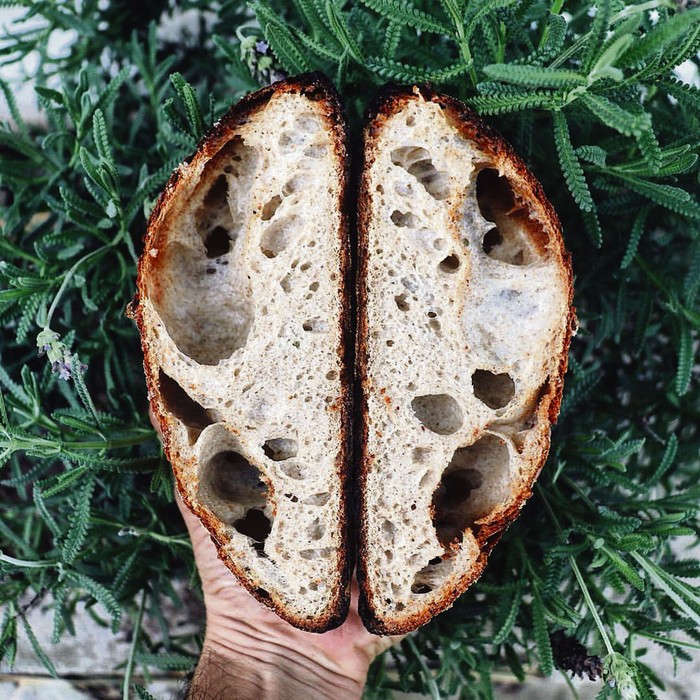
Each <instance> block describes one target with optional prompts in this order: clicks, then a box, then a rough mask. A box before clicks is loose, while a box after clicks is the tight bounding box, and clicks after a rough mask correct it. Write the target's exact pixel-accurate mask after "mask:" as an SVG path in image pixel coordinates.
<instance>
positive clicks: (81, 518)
mask: <svg viewBox="0 0 700 700" xmlns="http://www.w3.org/2000/svg"><path fill="white" fill-rule="evenodd" d="M94 488H95V478H94V477H92V476H89V477H88V478H87V479H86V480H85V481H84V482H83V484H82V485H81V487H80V489H79V491H78V495H77V498H76V500H75V504H74V506H73V512H72V513H71V515H70V519H69V520H70V528H69V529H68V533H67V536H66V539H65V541H64V542H63V550H62V558H63V561H64V562H66V563H67V564H70V563H72V562H73V561H74V560H75V558H76V557H77V556H78V554H79V553H80V548H81V547H82V546H83V543H84V542H85V535H86V534H87V531H88V526H89V523H90V507H91V503H92V492H93V490H94Z"/></svg>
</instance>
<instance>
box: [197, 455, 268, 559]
mask: <svg viewBox="0 0 700 700" xmlns="http://www.w3.org/2000/svg"><path fill="white" fill-rule="evenodd" d="M197 497H198V499H199V501H200V503H202V504H203V505H204V506H206V507H207V508H209V510H211V511H212V513H213V514H214V515H215V516H216V517H217V518H218V519H219V520H221V521H222V522H224V523H227V524H229V525H232V526H233V527H234V528H235V529H236V530H237V531H238V532H240V533H241V534H242V535H245V536H246V537H249V538H250V540H251V546H252V547H253V548H254V549H255V550H256V551H257V552H258V553H262V551H263V549H264V542H265V539H266V538H267V536H268V535H269V534H270V530H271V527H272V524H271V522H270V519H269V518H268V517H267V515H266V514H265V509H266V506H267V500H268V492H267V486H266V485H265V482H264V481H263V480H262V477H261V474H260V471H259V470H258V468H257V467H255V466H254V465H253V464H251V463H250V462H249V461H248V460H247V459H246V458H245V457H243V455H241V454H240V453H239V452H237V451H235V450H232V449H227V450H222V451H220V452H216V453H215V454H213V455H212V456H211V457H210V458H209V459H207V460H206V461H205V462H204V463H203V465H202V467H201V472H200V475H199V486H198V490H197Z"/></svg>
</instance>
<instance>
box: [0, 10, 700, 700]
mask: <svg viewBox="0 0 700 700" xmlns="http://www.w3.org/2000/svg"><path fill="white" fill-rule="evenodd" d="M682 4H683V5H685V3H682ZM689 4H690V3H689ZM210 5H212V6H213V7H216V8H218V9H216V10H215V11H208V8H209V6H210ZM562 5H563V0H554V2H553V3H552V5H551V6H550V5H549V4H548V3H546V2H544V1H543V0H481V1H479V2H477V1H476V0H471V1H470V2H466V1H464V0H441V2H428V1H427V0H426V1H420V0H413V1H411V0H363V1H362V2H361V3H360V2H343V1H342V0H335V1H334V0H326V1H325V2H324V0H293V2H263V1H256V2H252V3H251V4H250V8H247V7H246V6H245V5H244V4H243V3H239V2H236V1H235V0H228V1H226V2H220V3H217V4H215V5H214V4H212V3H208V2H205V1H204V0H173V1H172V2H166V0H162V1H160V2H144V3H136V4H134V3H132V2H126V1H125V0H112V1H111V3H107V7H106V9H103V4H102V3H98V2H97V0H82V2H78V0H24V1H20V2H4V1H1V0H0V7H8V6H19V7H23V8H25V12H24V13H23V14H26V15H27V16H32V17H33V18H34V22H35V23H36V24H35V25H34V28H30V29H27V30H26V31H19V30H18V29H17V28H14V27H13V26H12V25H10V26H9V27H8V28H7V36H6V37H4V38H3V43H2V44H1V45H0V70H2V66H7V65H9V64H11V63H13V62H17V61H19V60H20V59H22V58H23V57H25V56H27V55H28V54H30V53H32V55H33V56H35V58H36V59H37V60H38V69H37V76H36V85H37V87H36V92H37V98H38V101H39V104H40V111H41V116H42V119H43V120H44V121H43V123H41V124H26V123H24V122H23V120H22V118H21V116H20V114H19V112H18V110H17V109H16V106H15V103H14V99H13V94H12V87H11V86H10V85H9V84H7V83H6V82H3V81H0V90H2V92H3V93H4V99H5V100H6V102H7V104H8V105H9V108H10V110H11V112H12V114H13V121H14V125H12V126H10V125H5V126H4V127H3V128H2V129H0V178H1V180H0V182H1V183H2V186H3V188H4V190H3V192H4V195H3V198H4V205H3V208H2V209H1V210H0V220H2V226H3V232H2V236H0V256H1V259H2V262H0V280H2V290H1V291H0V323H1V324H2V344H1V346H0V387H1V389H2V394H1V395H2V400H1V401H0V464H1V465H2V471H1V473H0V477H1V478H2V481H0V508H2V517H1V518H0V549H1V550H2V551H1V553H0V575H1V578H0V602H2V604H3V606H4V616H3V618H2V622H1V623H0V657H2V658H4V659H5V660H6V661H9V662H10V663H11V662H12V660H13V658H14V656H15V652H16V645H17V630H18V628H21V627H24V628H25V629H26V630H27V633H28V635H29V639H30V641H32V643H33V644H34V646H35V647H36V651H37V653H38V654H39V656H40V657H41V658H42V660H43V661H44V663H45V664H46V666H47V668H48V670H49V671H51V672H54V670H53V667H52V664H51V661H50V659H49V656H50V653H51V652H50V650H46V649H44V650H41V649H39V648H38V645H37V644H36V640H35V639H34V638H33V636H32V635H31V630H30V629H29V628H28V623H27V619H26V611H27V609H28V607H30V606H33V605H43V606H49V607H52V608H53V610H54V615H55V627H54V638H55V640H56V641H59V640H60V639H61V638H62V636H63V635H64V634H66V633H67V632H69V633H72V632H73V631H74V630H73V624H72V619H73V613H74V611H75V608H76V605H77V604H78V603H79V602H81V601H83V602H87V603H88V605H90V606H91V608H92V606H94V614H95V615H96V616H97V617H98V618H99V619H102V620H105V621H106V623H107V624H111V625H112V627H113V628H114V629H116V628H117V626H118V625H119V623H120V620H122V619H123V618H124V617H125V616H133V618H134V624H135V634H134V635H133V652H132V655H131V659H130V663H129V664H128V667H127V669H126V673H125V680H124V686H125V689H128V687H129V685H130V682H131V680H130V676H131V674H132V673H133V672H134V670H135V668H137V667H140V668H142V669H147V668H148V667H152V666H154V667H161V668H186V667H188V666H190V665H191V664H192V662H193V658H194V657H191V656H188V654H187V650H188V649H191V648H192V647H191V644H192V641H193V640H192V639H190V638H187V637H178V636H175V635H173V634H172V633H170V632H169V630H168V625H167V621H166V620H165V619H163V615H162V614H161V613H160V604H161V602H162V600H163V598H164V597H171V598H176V597H177V595H176V593H175V591H174V590H173V587H172V580H173V579H175V578H178V577H181V578H182V577H187V576H189V575H194V574H193V565H192V557H191V548H190V546H189V542H188V540H187V538H186V536H185V535H184V534H183V527H182V524H181V522H180V520H179V515H178V514H177V511H176V509H175V507H174V505H173V501H172V479H171V476H170V470H169V467H168V465H167V463H166V462H165V461H164V459H163V457H162V455H161V453H160V449H159V446H158V443H157V441H156V439H155V436H154V434H153V431H152V430H151V428H150V427H149V423H148V415H147V401H146V394H145V386H144V381H143V376H142V369H141V358H140V350H139V344H138V337H137V332H136V329H135V328H134V326H133V324H132V323H131V322H130V321H129V320H128V319H126V318H125V316H124V309H125V306H126V305H127V303H128V302H129V300H130V298H131V296H132V295H133V293H134V278H135V263H136V259H137V255H138V252H139V249H140V245H141V236H142V234H143V231H144V227H145V220H146V217H147V215H148V212H149V210H150V208H151V207H152V205H153V202H154V200H155V198H156V196H157V194H158V192H159V190H160V188H161V187H162V186H163V184H164V182H165V180H166V178H167V176H168V174H169V172H170V171H171V170H172V169H173V167H174V166H175V165H176V164H177V163H178V162H179V161H180V160H181V159H183V158H184V157H185V156H186V155H187V154H188V153H190V152H191V151H192V150H193V149H194V148H195V146H196V143H197V141H198V139H199V138H200V136H201V135H202V131H203V128H204V125H206V124H209V123H211V122H212V121H214V119H216V118H217V117H218V116H220V115H221V114H222V113H223V112H224V111H225V110H226V109H227V107H228V106H229V105H230V104H231V103H232V102H233V101H235V100H236V99H238V98H239V97H240V96H241V95H243V94H244V93H245V92H248V91H250V90H253V89H255V88H256V87H257V86H258V85H259V84H260V83H262V82H265V81H269V80H270V79H274V78H276V77H278V76H279V75H281V74H282V73H288V74H294V73H298V72H302V71H307V70H317V69H318V70H323V71H324V72H326V73H327V74H328V75H329V76H330V77H331V78H333V79H334V80H335V82H336V84H337V86H338V87H339V89H340V91H341V93H342V95H343V98H344V100H345V104H346V106H347V110H348V114H349V117H350V120H351V124H352V127H353V130H354V133H355V135H356V136H357V135H358V134H359V128H360V125H361V119H362V114H363V112H364V110H365V108H366V105H367V100H368V99H369V98H370V97H371V92H372V88H373V87H378V86H379V85H381V84H382V83H383V82H385V81H387V80H396V81H400V82H413V81H426V80H428V81H431V82H433V83H434V84H435V85H436V86H438V87H439V88H440V89H443V90H444V91H446V92H449V93H451V94H454V95H456V96H458V97H461V98H462V99H464V100H465V101H466V102H467V103H468V104H470V105H471V106H472V107H473V108H474V109H475V110H477V111H478V112H480V113H481V114H483V115H487V116H486V118H487V119H488V120H489V121H492V122H493V123H495V124H496V125H497V127H498V128H499V129H500V130H501V131H502V132H503V133H504V134H505V135H506V137H507V138H508V139H509V140H510V141H511V142H512V143H513V144H514V145H515V147H516V149H517V150H518V152H519V153H520V154H521V155H522V156H523V157H524V158H525V159H526V160H527V161H528V163H529V165H530V167H531V168H532V170H533V171H534V172H535V174H536V176H537V177H538V178H539V179H540V180H541V181H542V183H543V185H544V188H545V191H546V192H547V194H548V196H549V197H550V198H551V199H552V201H553V202H554V204H555V208H556V209H557V211H558V212H559V215H560V217H561V219H562V222H563V225H564V231H565V237H566V242H567V246H568V247H569V249H570V250H571V251H572V254H573V262H574V268H575V272H576V299H575V302H576V306H577V307H578V315H579V319H580V326H581V327H580V330H579V333H578V336H577V337H576V338H575V340H574V343H573V346H572V357H571V363H570V371H569V374H568V376H567V384H566V392H565V397H564V402H563V406H562V413H561V417H560V421H559V425H558V426H557V428H556V430H555V431H554V435H553V446H552V452H551V456H550V459H549V462H548V464H547V466H546V467H545V469H544V472H543V474H542V476H541V478H540V480H539V483H538V486H537V487H536V490H535V493H534V495H533V498H532V500H531V502H530V503H529V505H528V506H527V508H526V509H525V511H524V513H523V516H522V518H521V519H520V520H519V521H518V523H517V524H516V525H515V526H513V527H512V528H511V530H510V531H509V532H508V533H507V535H506V536H505V537H504V539H503V542H502V543H501V544H500V545H499V546H498V547H497V548H496V550H495V551H494V554H493V556H492V560H491V563H490V565H489V567H488V568H487V571H486V573H485V575H484V577H483V578H482V579H481V581H480V582H479V583H478V584H477V585H475V586H474V587H473V588H472V589H470V591H469V592H468V593H467V594H465V595H464V596H463V597H462V598H461V599H460V600H459V602H458V604H457V605H456V606H455V607H454V609H452V610H451V611H449V612H446V613H444V614H443V615H441V616H439V617H438V618H437V619H435V620H434V621H433V622H432V623H430V624H429V625H428V626H427V627H425V628H424V629H422V630H421V631H420V632H419V633H418V634H416V635H413V636H411V637H410V638H408V639H406V640H405V641H404V642H403V643H402V644H401V645H400V646H399V647H398V648H396V649H395V650H392V651H391V652H390V655H391V657H392V658H393V661H394V666H395V669H396V670H397V671H398V673H397V672H395V671H392V672H388V671H387V670H386V662H387V658H386V657H385V658H382V659H380V660H378V661H377V662H376V663H375V665H374V666H373V668H372V673H371V675H370V679H369V684H368V691H367V693H368V696H372V697H384V696H386V695H387V694H388V693H389V692H390V689H392V688H401V689H404V690H408V689H416V690H423V691H429V692H431V693H432V695H433V696H434V697H438V696H439V694H440V693H452V692H454V691H455V690H460V692H461V694H462V697H474V698H489V697H492V695H491V693H492V690H491V683H492V680H491V679H492V672H493V671H494V670H501V671H502V670H503V669H504V668H505V669H508V668H510V669H511V671H512V673H513V674H514V675H515V676H516V677H518V678H522V677H523V676H524V673H525V670H524V669H525V668H528V667H533V666H535V665H536V664H538V665H539V668H540V669H541V671H542V672H544V673H545V674H547V675H549V674H551V673H552V672H553V669H554V666H555V663H558V664H559V665H560V666H570V667H572V670H574V669H576V668H578V670H581V669H582V668H583V666H584V662H585V661H586V657H587V656H588V654H590V655H594V654H600V655H601V656H602V657H604V658H603V660H602V673H603V675H604V677H605V679H606V680H608V681H610V683H607V684H605V685H602V686H601V688H602V689H601V694H600V697H622V698H635V697H639V698H654V697H656V695H655V691H654V689H653V688H654V687H658V680H657V678H656V677H655V675H654V673H653V672H652V671H651V670H650V669H649V668H648V667H647V666H646V665H645V663H644V660H643V657H642V654H643V650H644V649H645V648H647V647H649V646H650V644H651V643H653V644H655V645H658V646H656V647H654V649H656V648H659V649H662V650H663V651H665V652H668V653H669V654H671V655H672V656H673V657H674V659H686V658H688V657H689V652H691V651H692V650H694V649H697V648H698V647H699V646H700V644H699V643H700V596H699V595H698V593H697V592H696V591H695V590H694V589H693V587H692V586H691V585H690V584H689V583H688V582H687V579H689V578H692V577H696V576H698V575H700V561H698V559H697V558H689V559H683V558H680V556H679V555H678V554H677V552H678V551H679V549H680V547H679V546H676V547H675V548H674V549H672V544H673V542H674V538H677V537H679V536H686V535H691V536H697V534H698V521H697V511H698V497H699V496H700V488H699V487H698V466H699V464H698V462H699V456H698V455H699V454H700V437H699V435H698V425H699V423H700V392H699V391H698V382H697V373H696V372H695V374H694V358H695V354H696V352H697V345H698V340H697V334H698V328H699V327H700V310H699V309H698V291H699V289H700V241H699V240H698V238H699V234H700V204H699V203H698V199H697V195H698V167H697V159H698V144H699V137H700V128H699V121H698V117H699V114H700V91H699V90H698V89H697V88H696V87H689V86H687V85H684V84H683V83H682V82H680V81H679V80H678V79H677V77H675V74H674V68H675V67H676V66H678V65H679V64H681V63H682V62H684V61H685V62H686V65H687V66H690V68H691V69H692V68H693V67H694V66H697V52H698V49H699V48H700V9H698V8H694V9H686V8H685V7H680V5H681V3H679V6H678V7H677V6H676V5H675V4H674V3H672V2H669V1H668V0H666V1H664V0H651V1H650V2H643V3H634V2H624V1H623V0H599V1H598V2H596V3H595V4H593V3H591V2H586V1H585V0H581V1H578V2H571V3H567V12H568V13H569V14H564V13H563V12H562ZM172 6H175V7H176V8H177V9H179V10H200V11H205V10H207V11H206V12H204V13H203V14H202V15H199V17H200V19H199V20H198V21H199V26H196V27H195V31H193V32H190V34H189V35H186V36H185V37H184V38H182V39H181V40H177V41H171V40H169V39H168V38H167V37H165V36H163V35H162V32H159V31H158V30H157V22H158V20H159V18H161V13H162V12H164V11H165V10H166V8H168V7H172ZM21 14H22V13H21ZM195 24H196V23H195ZM54 30H69V31H70V30H72V31H73V33H72V34H71V35H70V36H72V39H71V41H70V42H69V46H68V48H67V49H65V50H64V51H62V52H61V51H56V50H55V49H51V47H49V44H48V38H49V36H50V35H51V33H52V32H53V31H54ZM263 40H264V41H263ZM260 42H262V43H260ZM0 99H2V97H1V96H0ZM144 610H145V611H147V612H148V613H149V614H151V615H153V616H155V618H156V619H159V620H160V622H161V628H162V634H161V635H160V637H159V638H157V639H156V638H151V637H149V636H147V635H146V634H145V632H144V631H143V630H141V629H140V626H141V619H142V615H143V612H144ZM558 630H564V631H565V632H566V635H568V636H573V637H575V638H576V639H578V640H579V641H580V642H582V643H583V644H584V645H585V646H586V647H587V649H588V651H587V652H586V651H584V650H583V648H582V647H579V648H576V647H574V648H575V652H574V653H573V656H572V654H569V655H568V657H567V658H563V657H562V649H561V647H562V639H563V636H562V635H561V634H559V633H558V632H557V631H558ZM194 641H195V642H200V641H201V640H199V639H197V640H194ZM576 649H577V650H576ZM564 656H566V655H564ZM588 660H589V661H591V657H588ZM593 661H594V662H595V661H596V660H595V659H594V660H593ZM594 666H595V663H594ZM595 668H596V670H595V671H594V673H593V675H599V673H600V668H598V666H595ZM612 682H615V683H616V685H615V687H613V686H612V685H611V683H612ZM125 692H126V690H125ZM139 693H141V694H142V691H140V690H139ZM144 697H145V696H144Z"/></svg>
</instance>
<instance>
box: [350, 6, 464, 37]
mask: <svg viewBox="0 0 700 700" xmlns="http://www.w3.org/2000/svg"><path fill="white" fill-rule="evenodd" d="M361 2H362V4H363V5H366V6H367V7H369V8H371V9H372V10H374V11H375V12H379V13H380V14H381V15H383V16H384V17H388V18H389V19H393V20H395V21H397V22H402V23H404V24H407V25H408V26H409V27H413V28H414V29H419V30H420V31H422V32H429V33H432V34H446V35H450V34H451V33H452V29H451V27H450V26H449V25H448V24H447V23H446V22H444V21H443V20H441V19H438V18H436V17H433V16H432V15H430V14H428V13H427V12H423V11H422V10H419V9H418V8H417V7H416V6H415V5H414V4H413V3H412V2H410V1H409V0H361Z"/></svg>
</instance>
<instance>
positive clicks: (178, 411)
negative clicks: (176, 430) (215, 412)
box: [158, 369, 215, 445]
mask: <svg viewBox="0 0 700 700" xmlns="http://www.w3.org/2000/svg"><path fill="white" fill-rule="evenodd" d="M158 387H159V389H160V395H161V397H162V399H163V404H164V406H165V410H166V411H168V412H169V413H172V414H173V415H174V416H175V418H177V419H178V420H179V421H180V422H182V423H184V425H185V427H186V428H187V434H188V438H189V442H190V445H193V444H194V443H195V442H196V441H197V438H198V437H199V435H200V433H201V432H202V430H204V428H206V427H207V426H208V425H211V424H212V423H214V422H215V420H214V419H213V416H212V413H211V412H210V411H208V410H207V409H206V408H204V406H201V405H200V404H198V403H197V402H196V401H195V400H194V399H192V398H191V397H190V396H189V394H188V393H187V392H186V391H185V390H184V389H183V388H182V387H181V386H180V385H179V384H178V383H177V382H176V381H175V380H174V379H173V378H172V377H169V376H168V375H167V374H166V373H165V372H163V370H162V369H161V370H160V371H159V372H158Z"/></svg>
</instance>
